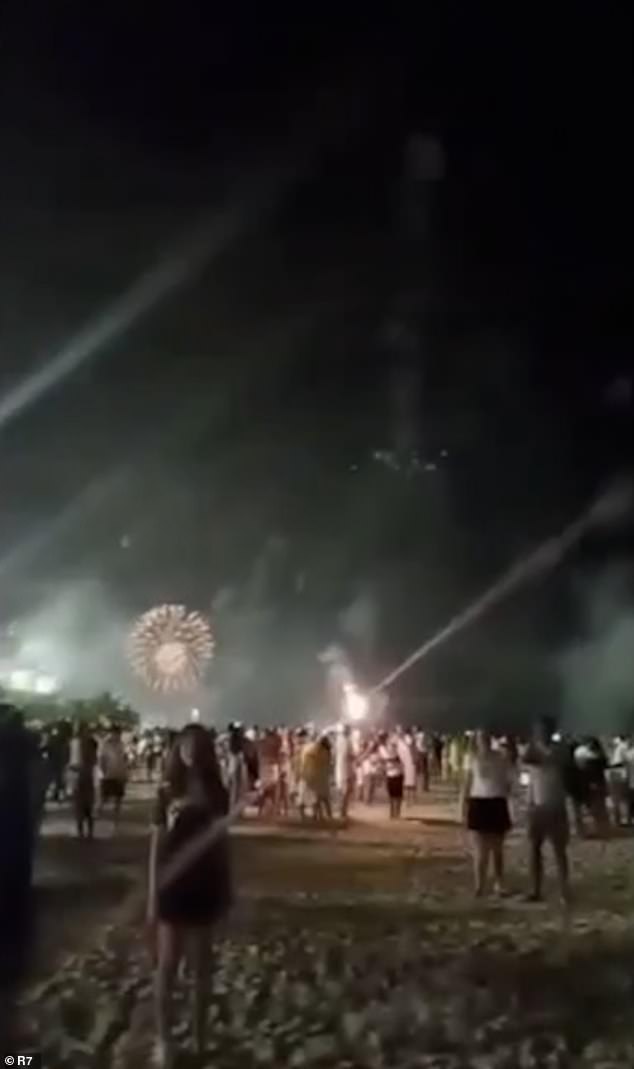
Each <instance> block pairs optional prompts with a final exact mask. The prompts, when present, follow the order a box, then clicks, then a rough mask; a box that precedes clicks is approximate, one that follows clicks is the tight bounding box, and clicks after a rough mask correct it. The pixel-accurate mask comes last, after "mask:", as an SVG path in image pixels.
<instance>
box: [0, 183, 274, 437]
mask: <svg viewBox="0 0 634 1069" xmlns="http://www.w3.org/2000/svg"><path fill="white" fill-rule="evenodd" d="M290 178H291V176H290V174H286V175H285V176H284V177H283V178H282V177H281V176H280V175H276V176H275V178H268V179H266V180H263V181H262V185H261V188H259V189H257V190H256V191H255V192H252V193H251V194H250V195H249V196H247V195H245V196H243V197H242V198H241V199H240V201H239V202H238V203H237V204H234V205H233V206H231V207H228V208H227V209H226V210H225V211H224V212H223V213H222V214H220V215H219V217H218V218H215V219H214V220H213V221H211V222H209V221H208V222H206V223H205V224H203V225H201V226H200V227H199V228H198V229H197V231H196V233H195V234H194V236H192V237H189V238H188V239H187V240H186V241H185V242H183V244H182V245H181V247H180V249H177V250H175V251H174V252H173V253H171V254H170V255H169V256H167V257H166V258H165V259H164V260H162V261H161V262H160V263H158V264H156V265H155V266H154V267H152V268H151V269H150V270H149V271H147V272H146V273H145V274H143V275H142V276H141V277H140V278H138V279H137V280H136V281H135V282H134V283H133V284H132V285H131V286H130V287H129V288H128V289H127V290H126V292H125V293H124V294H123V295H122V296H121V297H119V298H118V299H117V300H116V301H115V302H114V303H113V304H112V305H111V306H110V307H109V308H107V309H106V311H105V312H104V313H102V315H101V316H100V317H99V318H98V319H97V320H96V321H94V322H91V323H89V324H88V325H87V326H86V327H85V328H84V329H83V330H80V331H79V332H78V333H77V334H76V335H75V337H74V338H72V339H71V341H70V342H68V344H67V345H65V346H64V348H63V349H62V350H61V352H59V353H58V354H57V355H56V356H54V357H52V358H51V359H49V360H48V361H47V362H46V364H45V365H44V366H43V367H41V368H40V369H39V370H37V371H34V372H32V373H31V374H30V375H27V376H26V377H25V378H24V379H23V380H22V382H20V383H19V384H18V385H17V386H16V387H14V389H12V390H10V391H9V393H8V394H7V395H6V396H5V397H4V398H2V399H1V400H0V429H2V428H3V427H6V426H7V424H9V423H10V422H11V421H12V420H14V419H16V418H17V417H18V416H20V415H21V414H22V413H23V412H24V411H25V410H26V409H27V408H29V407H30V406H31V405H33V404H34V403H35V402H36V401H38V400H39V399H40V398H41V397H42V396H43V395H44V394H45V393H47V392H48V390H50V389H52V388H53V387H55V386H57V385H58V384H59V383H60V382H62V381H63V380H64V379H65V378H67V376H68V375H70V374H71V373H72V372H73V371H75V370H76V369H77V368H78V367H80V366H81V365H82V364H83V363H85V361H86V360H89V359H91V358H92V357H94V356H96V355H97V353H98V352H100V350H102V349H103V348H104V347H105V346H107V345H110V344H112V343H113V342H114V341H116V339H117V338H119V337H120V336H121V335H122V334H124V333H126V331H128V330H130V329H131V328H132V327H133V326H134V324H135V323H136V322H137V321H138V320H139V319H140V318H141V317H142V316H144V315H147V314H148V313H149V312H150V311H152V309H153V308H155V307H156V305H157V304H158V303H159V302H160V301H162V300H163V299H164V298H166V297H167V296H168V295H170V294H171V293H172V292H173V291H175V290H176V289H178V288H180V287H181V286H183V285H184V284H185V283H187V282H189V281H191V280H192V279H193V278H194V276H196V275H197V274H199V273H200V272H201V271H202V270H203V268H205V267H207V266H208V264H209V263H210V261H211V260H213V259H214V258H215V257H217V256H218V255H220V253H221V252H223V251H224V250H225V249H226V248H227V247H228V246H229V245H230V244H231V243H232V242H233V241H235V240H236V238H237V237H238V236H239V235H240V234H241V233H242V232H243V230H244V229H245V226H246V225H247V223H248V222H249V221H252V220H253V218H254V217H257V215H258V213H259V211H260V210H261V209H263V208H264V207H265V206H266V208H267V209H268V210H270V208H271V199H272V197H273V196H275V198H276V199H277V197H279V196H280V194H281V192H282V189H284V188H286V186H287V184H288V182H289V181H290Z"/></svg>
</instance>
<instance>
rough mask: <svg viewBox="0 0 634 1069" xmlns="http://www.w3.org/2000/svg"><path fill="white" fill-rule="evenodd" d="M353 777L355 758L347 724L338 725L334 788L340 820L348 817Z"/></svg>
mask: <svg viewBox="0 0 634 1069" xmlns="http://www.w3.org/2000/svg"><path fill="white" fill-rule="evenodd" d="M354 778H355V760H354V753H353V749H352V739H351V730H350V725H349V724H344V725H341V726H340V727H339V731H338V733H337V739H336V742H335V790H336V792H337V798H338V800H339V806H340V815H341V819H342V820H347V819H348V809H349V808H350V802H351V800H352V794H353V791H354Z"/></svg>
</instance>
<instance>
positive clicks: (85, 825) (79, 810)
mask: <svg viewBox="0 0 634 1069" xmlns="http://www.w3.org/2000/svg"><path fill="white" fill-rule="evenodd" d="M96 767H97V743H96V742H95V739H94V736H93V735H92V733H91V732H90V731H89V729H88V726H87V725H86V724H78V726H77V728H76V730H75V735H74V738H73V739H72V741H71V746H70V765H69V772H70V776H71V784H72V796H73V809H74V811H75V823H76V826H77V834H78V836H79V838H80V839H89V840H91V839H92V838H93V834H94V826H95V820H94V809H95V770H96Z"/></svg>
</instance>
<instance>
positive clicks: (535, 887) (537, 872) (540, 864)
mask: <svg viewBox="0 0 634 1069" xmlns="http://www.w3.org/2000/svg"><path fill="white" fill-rule="evenodd" d="M529 861H530V874H531V893H530V896H529V897H530V898H531V899H532V900H533V901H535V902H539V901H540V899H541V897H542V881H543V876H544V859H543V857H542V844H541V840H539V839H531V848H530V859H529Z"/></svg>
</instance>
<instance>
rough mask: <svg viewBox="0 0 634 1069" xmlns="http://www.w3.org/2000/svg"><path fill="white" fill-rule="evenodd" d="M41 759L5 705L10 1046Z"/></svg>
mask: <svg viewBox="0 0 634 1069" xmlns="http://www.w3.org/2000/svg"><path fill="white" fill-rule="evenodd" d="M36 763H37V753H36V752H35V748H34V746H33V744H32V741H31V739H30V738H29V733H28V732H27V730H26V729H25V727H24V724H23V722H22V720H21V717H20V715H19V714H18V712H17V711H16V710H15V709H13V708H12V707H11V706H8V705H4V704H2V705H0V1042H1V1043H2V1044H3V1047H4V1049H5V1050H7V1049H11V1046H12V1045H13V1044H14V1042H16V1041H17V1037H16V1036H15V1035H14V1033H15V1031H16V1023H15V1012H16V1008H15V998H16V996H17V994H18V988H19V986H20V984H21V983H22V982H23V979H24V974H25V971H26V967H27V960H28V952H29V947H30V942H31V934H32V893H31V878H32V871H33V852H34V848H35V828H36V825H37V814H36V813H35V812H34V808H35V807H34V798H33V785H34V782H35V780H36V778H37V776H36V775H34V766H35V765H36ZM16 1045H17V1042H16Z"/></svg>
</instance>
